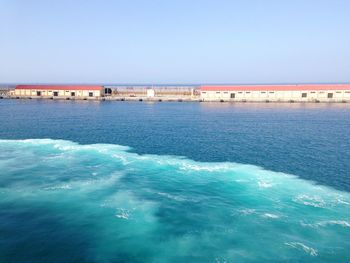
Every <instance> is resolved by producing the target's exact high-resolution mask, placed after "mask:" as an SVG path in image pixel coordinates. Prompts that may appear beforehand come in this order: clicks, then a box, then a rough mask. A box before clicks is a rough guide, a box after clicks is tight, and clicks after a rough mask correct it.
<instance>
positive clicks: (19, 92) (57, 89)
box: [11, 85, 104, 99]
mask: <svg viewBox="0 0 350 263" xmlns="http://www.w3.org/2000/svg"><path fill="white" fill-rule="evenodd" d="M11 95H12V96H15V97H28V98H29V97H30V98H55V97H56V98H81V99H82V98H99V97H101V96H103V95H104V88H103V87H102V86H89V85H86V86H78V85H69V86H68V85H17V86H16V88H15V90H14V91H12V93H11Z"/></svg>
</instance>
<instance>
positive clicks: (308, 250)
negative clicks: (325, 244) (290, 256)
mask: <svg viewBox="0 0 350 263" xmlns="http://www.w3.org/2000/svg"><path fill="white" fill-rule="evenodd" d="M284 244H285V245H287V246H290V247H292V248H295V249H298V250H303V251H304V252H306V253H307V254H309V255H310V256H313V257H315V256H317V255H318V251H317V249H314V248H312V247H308V246H306V245H305V244H303V243H301V242H286V243H284Z"/></svg>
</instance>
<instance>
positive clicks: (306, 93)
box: [200, 84, 350, 102]
mask: <svg viewBox="0 0 350 263" xmlns="http://www.w3.org/2000/svg"><path fill="white" fill-rule="evenodd" d="M200 96H201V100H202V101H243V102H245V101H247V102H249V101H252V102H254V101H255V102H258V101H265V102H269V101H271V102H273V101H274V102H278V101H281V102H294V101H295V102H349V101H350V84H334V85H331V84H319V85H318V84H304V85H216V86H214V85H209V86H201V87H200Z"/></svg>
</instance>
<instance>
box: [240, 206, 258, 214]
mask: <svg viewBox="0 0 350 263" xmlns="http://www.w3.org/2000/svg"><path fill="white" fill-rule="evenodd" d="M238 212H239V213H240V214H242V215H251V214H254V213H255V209H251V208H246V209H240V210H238Z"/></svg>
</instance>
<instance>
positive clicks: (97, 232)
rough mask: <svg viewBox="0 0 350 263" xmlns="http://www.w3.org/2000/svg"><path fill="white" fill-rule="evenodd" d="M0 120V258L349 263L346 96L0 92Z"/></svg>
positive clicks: (349, 108) (349, 172) (348, 117)
mask: <svg viewBox="0 0 350 263" xmlns="http://www.w3.org/2000/svg"><path fill="white" fill-rule="evenodd" d="M0 119H1V126H0V208H1V209H0V262H350V252H349V251H350V194H349V190H350V162H349V160H350V133H349V131H350V105H348V104H272V103H271V104H226V103H208V104H206V103H164V102H162V103H146V102H143V103H139V102H135V103H132V102H88V101H82V102H72V101H40V100H39V101H36V100H0ZM28 139H29V140H28ZM62 251H64V252H62Z"/></svg>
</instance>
